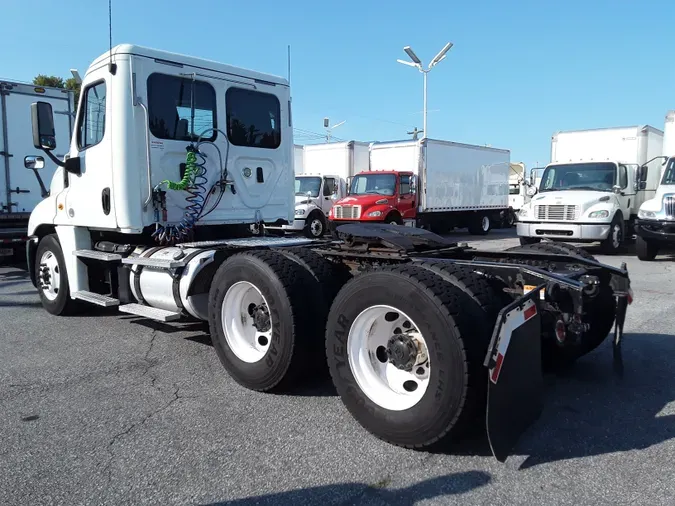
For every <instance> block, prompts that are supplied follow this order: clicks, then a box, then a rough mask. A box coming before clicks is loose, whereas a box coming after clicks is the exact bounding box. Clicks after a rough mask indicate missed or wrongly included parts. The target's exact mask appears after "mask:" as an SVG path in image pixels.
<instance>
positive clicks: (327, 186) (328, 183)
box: [323, 177, 335, 197]
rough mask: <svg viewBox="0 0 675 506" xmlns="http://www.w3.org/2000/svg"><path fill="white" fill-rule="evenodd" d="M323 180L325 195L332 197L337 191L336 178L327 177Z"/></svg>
mask: <svg viewBox="0 0 675 506" xmlns="http://www.w3.org/2000/svg"><path fill="white" fill-rule="evenodd" d="M323 181H324V183H323V194H324V196H325V197H330V196H331V195H333V193H335V178H332V177H327V178H324V180H323Z"/></svg>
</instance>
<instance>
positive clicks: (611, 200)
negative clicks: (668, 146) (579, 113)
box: [517, 125, 663, 254]
mask: <svg viewBox="0 0 675 506" xmlns="http://www.w3.org/2000/svg"><path fill="white" fill-rule="evenodd" d="M662 150H663V132H662V131H661V130H658V129H656V128H654V127H651V126H649V125H644V126H632V127H620V128H600V129H594V130H576V131H569V132H558V133H556V134H555V135H553V137H552V138H551V163H549V164H548V165H547V166H546V168H545V170H544V173H543V175H542V180H541V184H540V186H539V188H538V192H539V194H538V195H537V196H535V197H533V199H532V200H531V201H530V203H529V205H528V206H524V207H523V208H522V209H521V212H520V213H519V216H518V226H517V229H518V235H519V236H520V239H521V243H523V244H530V243H534V242H539V241H541V240H542V239H543V238H546V239H550V240H566V241H574V242H596V241H599V242H600V243H601V244H602V247H603V250H604V251H605V252H606V253H608V254H614V253H617V252H618V251H619V250H620V249H621V247H622V245H623V243H624V238H625V237H626V235H628V236H629V237H632V235H633V233H632V230H633V223H634V220H635V218H636V217H637V211H638V209H639V208H640V205H641V204H642V203H643V202H644V201H645V200H648V199H650V198H652V197H653V196H654V194H655V192H656V187H657V185H658V182H659V178H660V175H661V169H660V165H659V164H660V161H657V160H656V158H657V157H659V156H661V153H662Z"/></svg>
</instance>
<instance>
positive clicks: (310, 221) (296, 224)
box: [268, 174, 346, 238]
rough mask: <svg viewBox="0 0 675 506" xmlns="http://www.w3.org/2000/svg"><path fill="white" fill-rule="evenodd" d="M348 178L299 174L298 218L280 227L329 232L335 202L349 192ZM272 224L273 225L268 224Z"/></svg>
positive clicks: (311, 233) (309, 233) (315, 233)
mask: <svg viewBox="0 0 675 506" xmlns="http://www.w3.org/2000/svg"><path fill="white" fill-rule="evenodd" d="M345 187H346V181H345V180H344V179H343V178H341V177H340V176H338V175H337V174H325V175H321V174H298V175H296V176H295V219H294V220H293V222H292V223H290V224H289V225H282V226H281V227H280V228H281V230H284V231H287V232H302V233H303V234H304V235H305V236H307V237H309V238H320V237H322V236H323V234H324V233H325V232H326V230H327V228H328V226H327V223H328V221H327V217H328V213H329V211H330V208H331V207H332V206H333V202H335V200H338V199H340V198H342V197H344V196H346V191H345V189H346V188H345ZM268 228H273V227H268Z"/></svg>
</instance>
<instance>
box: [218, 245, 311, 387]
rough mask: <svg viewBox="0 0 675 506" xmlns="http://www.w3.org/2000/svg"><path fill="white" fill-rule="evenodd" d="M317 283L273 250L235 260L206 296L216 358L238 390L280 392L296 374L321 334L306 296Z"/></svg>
mask: <svg viewBox="0 0 675 506" xmlns="http://www.w3.org/2000/svg"><path fill="white" fill-rule="evenodd" d="M319 289H320V287H319V286H318V283H317V282H316V280H315V279H314V278H313V277H312V276H311V275H310V274H309V272H308V271H307V270H306V269H304V268H303V267H302V266H301V265H299V264H298V263H296V262H294V261H292V260H290V259H289V258H287V257H285V256H284V255H282V254H281V253H278V252H274V251H249V252H245V253H239V254H236V255H233V256H232V257H230V258H229V259H227V260H226V261H225V262H223V264H222V265H221V266H220V267H219V268H218V270H217V271H216V274H215V276H214V279H213V283H212V284H211V289H210V292H209V328H210V332H211V340H212V341H213V346H214V348H215V350H216V353H217V354H218V358H219V359H220V361H221V363H222V364H223V366H224V367H225V369H226V370H227V372H228V373H229V374H230V375H231V376H232V378H233V379H234V380H235V381H236V382H237V383H239V384H240V385H242V386H244V387H246V388H249V389H251V390H258V391H271V390H282V389H284V388H286V387H288V386H290V385H291V384H292V383H293V382H294V380H296V379H297V377H298V376H299V375H300V373H301V371H302V369H303V367H302V366H303V361H304V360H305V359H306V358H308V357H307V355H308V351H309V349H308V348H309V347H308V346H307V344H308V342H309V341H310V340H311V339H317V338H318V336H320V335H321V330H322V327H321V326H319V325H318V323H317V320H316V319H315V318H314V317H313V314H312V310H313V309H314V305H313V304H312V303H311V302H309V301H308V300H307V299H308V294H312V293H317V292H319Z"/></svg>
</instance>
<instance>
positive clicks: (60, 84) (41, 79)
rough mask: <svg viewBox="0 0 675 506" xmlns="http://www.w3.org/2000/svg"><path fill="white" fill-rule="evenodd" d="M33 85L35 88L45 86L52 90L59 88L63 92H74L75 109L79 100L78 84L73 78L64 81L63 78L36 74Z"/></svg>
mask: <svg viewBox="0 0 675 506" xmlns="http://www.w3.org/2000/svg"><path fill="white" fill-rule="evenodd" d="M33 84H34V85H35V86H46V87H52V88H61V89H65V90H73V91H74V92H75V107H77V104H78V102H79V99H80V83H78V82H77V81H76V80H75V78H74V77H69V78H68V79H64V78H63V77H58V76H47V75H44V74H38V75H37V76H35V78H34V79H33Z"/></svg>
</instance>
